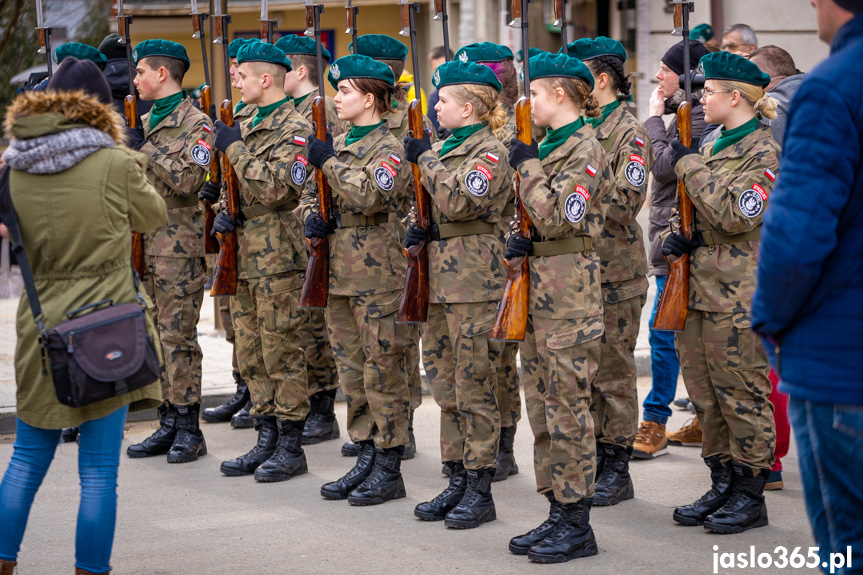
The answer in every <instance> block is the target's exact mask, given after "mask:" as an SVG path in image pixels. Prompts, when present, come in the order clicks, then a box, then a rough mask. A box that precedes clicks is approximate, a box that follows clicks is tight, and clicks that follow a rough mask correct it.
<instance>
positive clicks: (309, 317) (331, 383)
mask: <svg viewBox="0 0 863 575" xmlns="http://www.w3.org/2000/svg"><path fill="white" fill-rule="evenodd" d="M301 311H302V323H301V324H300V327H299V332H300V346H301V347H302V348H303V354H304V355H305V360H306V373H307V375H308V378H309V395H310V396H311V395H314V394H315V393H318V392H320V391H331V390H333V389H338V388H339V377H338V371H337V370H336V361H335V359H334V358H333V350H332V348H330V336H329V334H328V333H327V322H326V317H325V313H324V310H322V309H303V310H301Z"/></svg>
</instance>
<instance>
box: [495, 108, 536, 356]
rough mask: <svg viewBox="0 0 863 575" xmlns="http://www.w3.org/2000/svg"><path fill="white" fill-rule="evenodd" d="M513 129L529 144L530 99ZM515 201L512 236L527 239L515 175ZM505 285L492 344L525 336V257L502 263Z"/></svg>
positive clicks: (518, 113)
mask: <svg viewBox="0 0 863 575" xmlns="http://www.w3.org/2000/svg"><path fill="white" fill-rule="evenodd" d="M515 125H516V130H517V135H518V139H519V140H521V141H522V142H524V143H525V144H530V143H531V124H530V99H529V98H527V97H524V96H522V97H521V98H519V100H518V102H516V105H515ZM515 197H516V202H517V203H518V208H517V210H516V216H515V218H516V219H515V226H516V229H515V230H514V232H515V233H516V234H518V235H519V236H520V237H522V238H527V239H530V237H531V227H532V226H533V222H532V221H531V220H530V216H529V215H528V213H527V211H525V209H524V205H523V204H522V203H521V178H520V177H519V176H518V174H516V178H515ZM504 263H505V264H506V270H507V272H506V285H505V286H504V288H503V299H501V301H500V306H499V307H498V310H497V318H496V319H495V322H494V328H493V329H492V331H491V339H492V341H524V336H525V333H526V332H527V313H528V312H527V309H528V299H529V297H530V265H529V263H528V260H527V257H523V258H514V259H513V260H511V261H510V260H504Z"/></svg>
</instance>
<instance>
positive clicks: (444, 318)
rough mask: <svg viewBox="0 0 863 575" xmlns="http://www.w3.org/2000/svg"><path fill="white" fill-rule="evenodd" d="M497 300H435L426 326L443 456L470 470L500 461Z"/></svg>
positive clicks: (425, 347) (425, 339) (426, 348)
mask: <svg viewBox="0 0 863 575" xmlns="http://www.w3.org/2000/svg"><path fill="white" fill-rule="evenodd" d="M496 315H497V305H496V303H494V302H476V303H432V304H429V310H428V319H427V320H426V322H425V324H424V325H423V340H422V341H423V365H424V367H425V370H426V374H427V375H428V378H429V383H430V384H431V389H432V393H433V394H434V398H435V401H436V402H437V404H438V405H439V406H440V452H441V460H442V461H444V462H446V461H463V462H464V466H465V467H466V468H467V469H486V468H489V467H494V466H495V463H496V462H497V451H498V443H499V440H500V412H499V410H498V407H497V396H496V393H495V392H496V387H497V377H496V375H497V372H498V370H499V369H500V349H501V347H502V344H500V343H495V342H492V341H490V340H489V337H490V336H491V329H492V328H493V327H494V320H495V316H496Z"/></svg>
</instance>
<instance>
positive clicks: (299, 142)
mask: <svg viewBox="0 0 863 575" xmlns="http://www.w3.org/2000/svg"><path fill="white" fill-rule="evenodd" d="M294 143H295V144H296V145H298V146H305V145H306V139H305V138H303V137H302V136H294Z"/></svg>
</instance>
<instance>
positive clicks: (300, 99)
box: [291, 91, 315, 106]
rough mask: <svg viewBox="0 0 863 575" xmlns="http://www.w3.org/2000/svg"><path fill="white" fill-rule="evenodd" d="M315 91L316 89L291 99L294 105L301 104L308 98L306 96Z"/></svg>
mask: <svg viewBox="0 0 863 575" xmlns="http://www.w3.org/2000/svg"><path fill="white" fill-rule="evenodd" d="M314 93H315V91H311V92H309V93H308V94H306V95H305V96H300V97H299V98H291V101H292V102H293V103H294V106H299V105H300V104H302V103H303V102H304V101H305V100H306V98H308V97H309V96H311V95H312V94H314Z"/></svg>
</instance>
